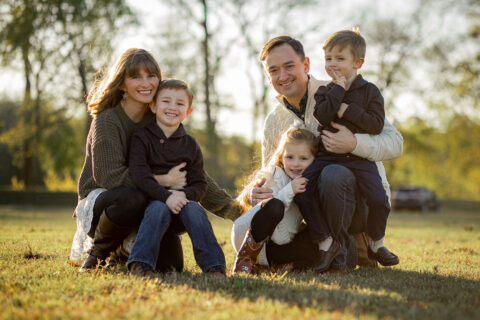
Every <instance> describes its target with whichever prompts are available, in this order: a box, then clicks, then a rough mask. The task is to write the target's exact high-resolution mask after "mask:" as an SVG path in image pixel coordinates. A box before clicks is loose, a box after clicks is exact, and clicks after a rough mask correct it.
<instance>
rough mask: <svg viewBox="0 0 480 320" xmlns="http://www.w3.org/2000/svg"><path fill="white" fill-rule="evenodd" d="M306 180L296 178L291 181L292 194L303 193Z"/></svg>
mask: <svg viewBox="0 0 480 320" xmlns="http://www.w3.org/2000/svg"><path fill="white" fill-rule="evenodd" d="M307 182H308V179H307V178H305V177H302V176H298V177H296V178H295V179H293V180H292V182H291V183H292V190H293V193H295V194H297V193H302V192H305V190H306V186H307Z"/></svg>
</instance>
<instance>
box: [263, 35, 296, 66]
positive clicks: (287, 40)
mask: <svg viewBox="0 0 480 320" xmlns="http://www.w3.org/2000/svg"><path fill="white" fill-rule="evenodd" d="M283 44H288V45H289V46H290V47H292V49H293V50H294V51H295V52H296V53H297V54H298V56H299V57H300V59H301V60H302V61H303V60H304V59H305V51H304V50H303V45H302V43H301V42H300V41H298V40H297V39H294V38H292V37H290V36H279V37H275V38H272V39H270V40H268V41H267V42H266V43H265V45H264V46H263V49H262V52H260V61H262V62H263V61H265V59H267V56H268V54H269V53H270V51H272V49H274V48H276V47H279V46H281V45H283Z"/></svg>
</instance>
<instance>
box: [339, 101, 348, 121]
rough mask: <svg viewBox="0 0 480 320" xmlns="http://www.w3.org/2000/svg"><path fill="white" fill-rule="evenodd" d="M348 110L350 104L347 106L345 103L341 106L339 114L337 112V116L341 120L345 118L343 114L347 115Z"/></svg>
mask: <svg viewBox="0 0 480 320" xmlns="http://www.w3.org/2000/svg"><path fill="white" fill-rule="evenodd" d="M347 108H348V104H346V103H345V102H342V104H341V105H340V108H339V109H338V112H337V116H338V118H339V119H342V118H343V114H344V113H345V111H346V110H347Z"/></svg>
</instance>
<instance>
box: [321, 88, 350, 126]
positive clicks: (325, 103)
mask: <svg viewBox="0 0 480 320" xmlns="http://www.w3.org/2000/svg"><path fill="white" fill-rule="evenodd" d="M344 96H345V89H343V88H342V87H341V86H339V85H337V84H330V85H328V86H320V87H319V88H318V90H317V92H316V93H315V108H314V110H313V116H314V117H315V119H317V121H318V122H319V123H320V125H321V126H322V127H323V126H328V125H329V124H330V122H332V121H333V120H335V119H336V118H337V112H338V109H339V108H340V105H341V104H342V101H343V97H344Z"/></svg>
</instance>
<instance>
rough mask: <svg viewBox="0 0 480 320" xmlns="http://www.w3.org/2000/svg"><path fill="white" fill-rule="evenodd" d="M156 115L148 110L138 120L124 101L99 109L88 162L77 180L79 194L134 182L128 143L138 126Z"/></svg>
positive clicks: (81, 197) (90, 140)
mask: <svg viewBox="0 0 480 320" xmlns="http://www.w3.org/2000/svg"><path fill="white" fill-rule="evenodd" d="M152 119H153V114H152V113H150V112H148V113H147V114H146V115H145V117H143V119H142V121H140V122H138V123H135V122H133V121H132V120H131V119H130V118H129V117H128V116H127V114H126V113H125V111H124V110H123V108H122V106H121V105H117V106H116V107H115V108H109V109H106V110H104V111H102V112H100V113H99V114H98V115H97V116H96V117H95V118H94V119H93V121H92V124H91V126H90V131H89V132H88V136H87V145H86V154H85V162H84V164H83V168H82V173H81V174H80V179H79V181H78V195H79V198H80V199H83V198H85V197H86V196H87V195H88V194H89V193H90V191H92V190H93V189H96V188H105V189H112V188H115V187H120V186H134V184H133V182H132V179H131V177H130V173H129V170H128V163H127V159H128V145H129V143H130V137H131V136H132V133H133V131H134V130H135V129H136V128H139V127H143V126H144V125H145V124H147V123H149V122H150V121H152Z"/></svg>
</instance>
